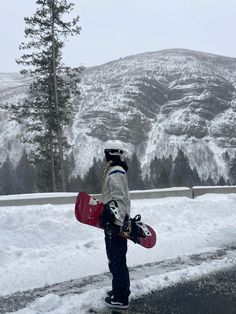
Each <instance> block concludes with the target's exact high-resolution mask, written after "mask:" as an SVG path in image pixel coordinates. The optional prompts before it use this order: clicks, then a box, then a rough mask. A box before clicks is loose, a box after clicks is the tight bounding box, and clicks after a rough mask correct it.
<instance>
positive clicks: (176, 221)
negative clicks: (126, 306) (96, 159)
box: [0, 194, 236, 314]
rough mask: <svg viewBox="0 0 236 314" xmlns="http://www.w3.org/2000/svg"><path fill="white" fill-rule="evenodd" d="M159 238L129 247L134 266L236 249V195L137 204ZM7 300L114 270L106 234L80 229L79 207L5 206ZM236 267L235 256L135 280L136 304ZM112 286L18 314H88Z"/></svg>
mask: <svg viewBox="0 0 236 314" xmlns="http://www.w3.org/2000/svg"><path fill="white" fill-rule="evenodd" d="M137 213H140V214H141V215H142V220H143V221H145V222H146V223H148V224H150V225H152V226H153V227H154V229H155V230H156V233H157V244H156V246H155V247H154V248H152V249H145V248H143V247H141V246H139V245H137V244H134V243H132V242H131V241H129V250H128V254H127V261H128V266H130V267H131V266H135V265H140V264H145V263H151V262H157V261H163V260H167V259H173V258H178V257H183V256H188V255H191V254H198V253H202V252H214V251H216V250H217V249H220V248H224V247H227V246H228V247H230V246H233V245H234V246H235V243H236V228H235V226H236V194H206V195H202V196H199V197H197V198H195V199H190V198H187V197H166V198H160V199H143V200H133V201H132V216H134V215H135V214H137ZM0 265H1V266H0V296H4V295H7V294H13V293H14V292H16V291H24V290H28V289H33V288H37V287H43V286H45V285H46V284H47V285H49V284H53V283H58V282H63V281H66V280H70V279H76V278H82V277H85V276H88V275H94V274H101V273H103V272H107V271H108V267H107V258H106V253H105V245H104V235H103V231H102V230H99V229H97V228H93V227H90V226H87V225H83V224H81V223H78V222H77V221H76V219H75V217H74V206H73V204H66V205H51V204H47V205H34V206H31V205H29V206H9V207H0ZM232 265H236V253H234V252H232V254H231V255H230V256H224V257H222V258H221V259H218V260H209V261H208V262H206V261H205V262H203V263H201V264H199V265H193V266H189V265H186V267H184V268H182V269H178V270H171V271H168V270H163V273H159V274H153V273H151V274H150V276H149V277H146V278H143V277H142V278H141V277H140V278H137V279H135V280H132V281H131V290H132V294H131V298H137V297H139V296H141V295H143V294H147V293H149V292H151V291H152V290H158V289H162V288H164V287H166V286H169V285H173V284H175V283H177V282H182V281H185V280H190V279H193V278H197V277H200V276H202V275H205V274H208V273H210V272H212V271H215V270H218V269H222V268H224V267H229V266H232ZM108 289H110V286H104V287H102V288H101V287H96V285H94V286H93V287H92V289H89V290H88V291H85V292H83V293H81V294H69V295H66V296H58V295H56V294H48V295H46V296H44V297H42V298H38V299H37V300H35V301H34V302H33V303H31V304H29V305H28V307H26V308H24V309H22V310H19V311H18V312H17V313H19V314H36V313H44V314H46V313H50V314H52V313H54V314H56V313H57V314H59V313H71V314H73V313H81V314H83V313H88V311H89V309H90V308H91V307H92V308H96V309H101V308H102V307H104V303H103V299H104V296H105V293H106V290H108Z"/></svg>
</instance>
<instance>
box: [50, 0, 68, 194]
mask: <svg viewBox="0 0 236 314" xmlns="http://www.w3.org/2000/svg"><path fill="white" fill-rule="evenodd" d="M54 1H55V0H53V2H52V61H53V65H52V66H53V85H54V100H55V107H56V124H57V129H56V133H57V139H58V145H59V159H60V170H61V187H62V190H63V191H66V184H65V168H64V158H63V147H62V131H61V125H60V118H59V101H58V88H57V71H56V47H55V29H54V5H55V2H54Z"/></svg>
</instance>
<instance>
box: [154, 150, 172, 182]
mask: <svg viewBox="0 0 236 314" xmlns="http://www.w3.org/2000/svg"><path fill="white" fill-rule="evenodd" d="M172 168H173V160H172V156H171V155H170V156H169V157H168V158H165V157H162V158H161V159H159V158H157V157H155V158H154V159H153V160H152V162H151V164H150V180H151V182H152V186H153V187H154V188H166V187H170V186H171V178H172V170H173V169H172Z"/></svg>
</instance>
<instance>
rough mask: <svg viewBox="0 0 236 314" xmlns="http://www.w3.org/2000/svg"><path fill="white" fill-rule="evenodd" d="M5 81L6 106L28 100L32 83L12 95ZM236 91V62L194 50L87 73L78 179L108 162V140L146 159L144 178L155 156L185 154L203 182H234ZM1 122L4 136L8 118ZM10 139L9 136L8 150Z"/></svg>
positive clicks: (74, 137)
mask: <svg viewBox="0 0 236 314" xmlns="http://www.w3.org/2000/svg"><path fill="white" fill-rule="evenodd" d="M1 81H2V76H1V77H0V94H1V99H3V100H2V102H6V101H9V99H12V97H13V98H15V97H23V95H24V94H25V84H26V83H27V81H26V82H23V81H22V79H18V80H17V84H19V85H17V84H16V81H14V82H12V84H11V82H8V89H7V91H6V90H5V91H4V89H2V86H1V85H2V83H1ZM235 87H236V59H232V58H227V57H222V56H217V55H211V54H205V53H200V52H194V51H189V50H178V49H173V50H163V51H159V52H151V53H144V54H140V55H135V56H130V57H127V58H124V59H120V60H116V61H113V62H110V63H107V64H104V65H101V66H97V67H93V68H89V69H87V70H86V71H85V72H84V74H83V76H82V81H81V91H82V94H81V97H80V99H75V116H74V122H73V125H72V127H71V132H70V135H69V136H70V141H71V143H72V145H73V154H74V156H75V160H76V168H75V170H74V174H80V175H83V174H85V173H86V171H87V170H88V168H89V167H90V166H91V164H92V162H93V158H94V157H95V158H97V159H100V158H102V152H103V142H104V141H105V140H107V139H109V138H119V139H121V140H122V141H124V143H125V146H126V148H127V151H128V152H129V154H131V153H132V152H136V153H137V154H138V157H139V159H140V161H141V164H142V167H143V172H144V174H146V173H148V168H149V164H150V161H151V160H152V159H153V158H154V157H155V156H157V157H161V156H168V155H170V154H171V155H172V156H173V157H175V156H176V154H177V151H178V149H179V148H181V149H182V150H183V151H184V152H185V153H186V155H187V156H188V158H189V160H190V165H191V167H192V168H193V167H196V169H197V170H198V172H199V174H200V176H201V178H202V179H207V178H208V177H209V176H211V177H212V178H213V179H214V180H217V179H218V178H219V177H220V176H223V177H224V178H225V179H227V178H228V160H227V159H226V158H225V156H226V154H225V153H226V151H227V152H228V154H229V156H230V158H232V156H233V155H234V154H235V152H236V94H235ZM13 91H14V92H13ZM12 92H13V94H12ZM3 93H4V95H5V96H4V97H5V98H2V95H3ZM6 95H10V96H7V97H6ZM12 95H14V96H12ZM15 100H16V99H15ZM2 113H3V112H2ZM2 113H1V115H2ZM4 114H7V113H4ZM0 119H1V118H0ZM1 121H2V122H0V128H2V129H3V126H2V125H3V124H4V121H6V117H5V118H4V119H1ZM4 128H5V127H4ZM9 132H10V131H9ZM19 132H20V131H19ZM10 134H12V137H11V139H13V138H14V136H16V135H17V134H15V133H14V132H10ZM3 138H4V139H5V138H6V135H5V133H4V134H1V141H0V145H1V146H2V139H3ZM19 140H20V139H19ZM5 141H6V140H5ZM19 143H20V141H19ZM19 145H20V144H19ZM5 148H6V146H5ZM11 151H13V150H11ZM12 155H14V154H13V153H12ZM2 158H3V155H2Z"/></svg>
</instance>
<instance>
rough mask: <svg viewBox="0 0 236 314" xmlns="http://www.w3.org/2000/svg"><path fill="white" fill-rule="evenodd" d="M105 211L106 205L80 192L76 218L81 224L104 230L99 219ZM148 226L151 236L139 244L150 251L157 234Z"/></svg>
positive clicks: (141, 239) (141, 238)
mask: <svg viewBox="0 0 236 314" xmlns="http://www.w3.org/2000/svg"><path fill="white" fill-rule="evenodd" d="M103 209H104V204H103V203H102V202H101V201H98V200H96V199H95V198H94V197H92V196H91V195H89V194H87V193H85V192H80V193H79V194H78V196H77V199H76V204H75V217H76V219H77V220H78V221H79V222H82V223H84V224H86V225H90V226H94V227H97V228H100V229H103V228H102V227H101V226H100V224H99V218H100V216H101V214H102V212H103ZM146 226H147V228H148V230H149V232H150V236H146V237H140V238H139V243H138V244H139V245H141V246H143V247H145V248H147V249H150V248H152V247H153V246H154V245H155V244H156V233H155V231H154V230H153V229H152V227H150V226H149V225H147V224H146ZM120 236H122V237H126V238H128V239H130V237H129V236H128V237H127V236H124V235H122V234H120ZM130 240H131V239H130Z"/></svg>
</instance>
